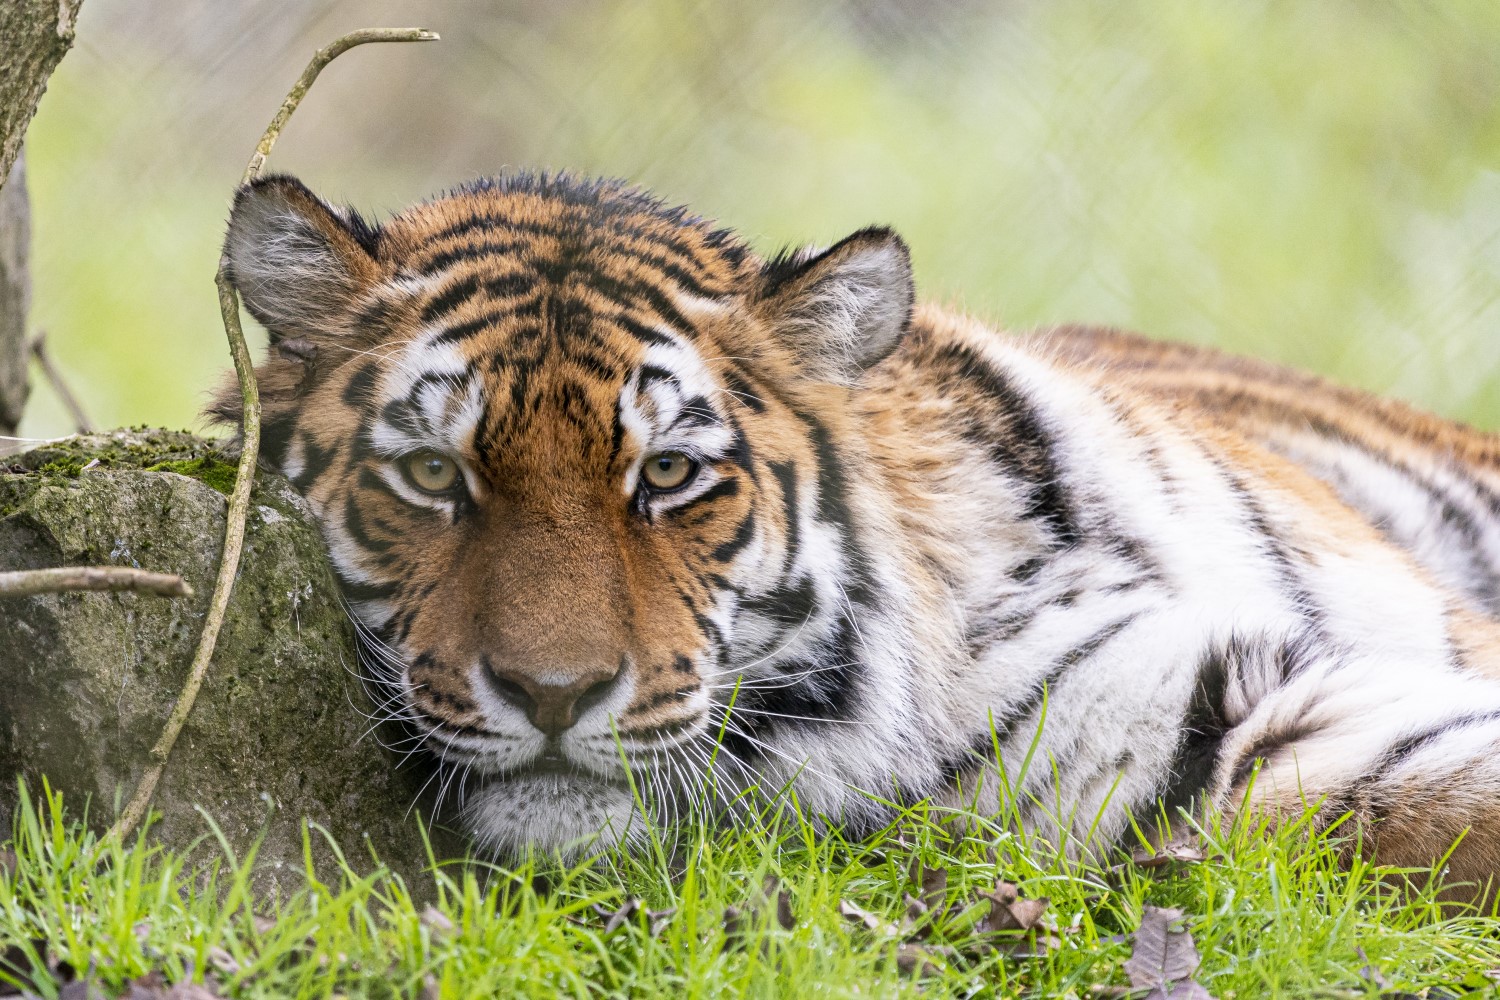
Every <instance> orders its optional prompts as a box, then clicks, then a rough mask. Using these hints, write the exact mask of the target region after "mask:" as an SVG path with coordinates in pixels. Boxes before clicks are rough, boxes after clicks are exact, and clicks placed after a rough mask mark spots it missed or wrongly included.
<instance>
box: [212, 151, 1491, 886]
mask: <svg viewBox="0 0 1500 1000" xmlns="http://www.w3.org/2000/svg"><path fill="white" fill-rule="evenodd" d="M225 254H226V259H227V261H228V264H229V270H230V274H231V276H232V279H233V282H234V284H235V287H236V288H237V289H238V291H239V293H240V296H241V297H242V300H243V302H244V304H245V306H246V307H247V308H248V310H249V311H250V313H251V314H252V315H253V316H254V317H255V318H256V319H257V320H258V321H259V322H260V323H261V324H263V325H264V326H265V327H266V329H267V330H268V331H269V334H270V348H269V350H268V352H267V356H266V358H265V360H264V362H263V363H262V364H261V366H260V367H259V368H258V369H257V379H258V382H259V385H260V392H261V399H262V402H263V407H264V418H263V442H264V444H263V456H264V460H265V461H266V462H267V463H268V464H269V465H271V466H273V467H274V468H276V469H277V470H279V471H281V472H282V473H284V474H285V475H286V476H288V477H289V478H290V479H291V481H292V482H293V483H294V484H295V485H296V487H297V488H298V489H299V490H300V491H301V492H302V493H303V494H304V495H305V496H306V497H307V499H308V500H309V502H310V503H311V505H312V507H313V509H314V510H315V511H316V513H317V516H318V518H319V521H320V524H321V526H322V530H323V533H324V536H325V539H326V542H327V546H328V551H329V554H330V557H331V559H332V562H333V565H334V567H335V569H336V571H337V573H338V575H339V577H340V579H341V581H342V584H343V587H344V590H345V596H346V599H347V601H348V603H349V605H350V607H351V609H352V613H353V615H354V617H355V619H356V621H357V623H358V625H359V632H360V634H361V637H362V639H363V641H364V646H365V651H366V656H365V666H366V670H367V672H368V673H369V674H370V675H371V678H372V681H373V683H374V687H375V697H376V699H377V701H378V702H379V703H380V704H381V705H382V706H384V707H385V708H386V709H387V711H388V712H389V714H391V715H392V716H393V717H395V718H398V719H400V720H401V721H402V722H404V723H405V724H406V725H408V726H410V727H412V728H413V729H414V730H415V732H416V733H417V734H418V735H419V737H420V739H421V741H422V742H423V744H424V745H425V746H426V747H427V748H428V749H429V750H431V751H432V752H433V753H434V755H435V756H436V757H437V759H438V760H439V762H440V768H441V769H442V771H443V773H444V781H445V783H447V782H451V783H452V785H453V786H454V787H456V788H457V789H458V790H459V794H460V795H461V796H462V798H463V801H464V803H465V806H464V811H463V815H464V818H465V821H466V822H467V823H468V825H469V827H470V829H471V831H472V833H473V836H474V838H475V840H476V842H477V843H478V844H479V845H481V846H482V847H484V848H487V849H493V850H495V851H498V852H513V851H518V850H522V849H525V848H527V847H539V848H543V849H547V850H561V851H564V852H576V851H579V850H583V849H586V848H587V846H588V845H589V843H590V842H597V839H596V838H600V837H602V838H603V839H604V840H605V841H606V842H610V841H614V842H626V843H628V842H631V841H633V840H635V839H637V838H639V837H640V836H642V835H643V833H644V832H645V830H647V829H648V828H653V827H661V826H672V825H673V824H676V823H680V822H681V821H682V820H683V819H684V818H685V817H689V816H704V815H717V816H721V817H729V818H730V821H732V817H733V809H732V808H731V807H730V804H731V803H733V802H735V801H736V800H737V797H738V796H740V795H741V794H742V793H744V792H746V791H747V790H749V789H755V788H759V789H762V790H771V791H775V790H780V789H789V790H790V791H791V792H793V793H795V798H796V801H797V802H798V803H799V804H800V806H801V807H802V808H803V809H804V810H806V811H807V812H809V813H811V814H813V815H816V816H817V817H820V820H821V821H822V822H825V823H829V824H838V825H840V826H843V827H846V828H852V829H853V830H855V831H860V830H868V829H873V828H876V827H878V826H879V825H880V824H881V823H883V822H885V821H886V820H887V819H889V818H890V816H891V813H892V809H893V808H894V807H893V806H892V805H891V804H892V803H900V802H908V801H914V800H919V799H935V800H938V801H941V802H949V803H954V804H960V803H963V802H965V801H967V802H968V803H970V804H973V805H977V807H978V808H981V809H983V808H985V807H986V805H990V806H993V805H995V804H996V803H997V802H998V800H997V798H996V796H998V794H999V791H998V790H999V789H1000V788H1001V787H1002V786H1004V787H1007V788H1008V789H1009V790H1010V791H1009V794H1010V795H1011V796H1012V797H1013V807H1014V809H1015V815H1018V816H1019V818H1020V819H1021V821H1022V822H1023V823H1025V824H1026V825H1028V826H1029V827H1032V828H1034V829H1036V830H1039V831H1041V832H1042V833H1044V834H1046V835H1048V836H1050V837H1052V838H1054V839H1055V840H1056V841H1057V842H1058V843H1059V845H1061V846H1063V847H1077V846H1080V844H1081V841H1082V838H1083V837H1084V836H1085V835H1086V834H1087V832H1088V829H1089V827H1090V826H1092V827H1093V829H1094V836H1095V837H1096V838H1097V840H1098V842H1100V843H1105V844H1107V843H1111V842H1115V841H1117V840H1119V839H1120V838H1121V837H1123V836H1125V835H1126V834H1127V831H1128V829H1129V824H1130V817H1131V816H1132V815H1134V816H1145V815H1157V814H1160V813H1161V812H1162V811H1163V810H1165V811H1166V812H1167V813H1168V814H1173V813H1175V810H1177V809H1178V808H1179V807H1182V808H1192V809H1200V808H1207V807H1212V808H1219V809H1230V810H1233V809H1239V808H1243V809H1249V810H1253V811H1255V812H1257V813H1259V814H1264V815H1269V816H1271V817H1278V816H1284V815H1301V813H1302V812H1303V809H1304V808H1305V806H1306V804H1308V803H1312V804H1315V805H1316V806H1317V808H1318V809H1319V814H1318V815H1319V818H1320V821H1322V822H1331V821H1333V820H1334V819H1337V818H1339V817H1342V816H1345V815H1346V814H1352V818H1353V825H1354V827H1356V828H1358V829H1360V830H1362V831H1364V833H1365V840H1364V845H1365V849H1367V850H1373V851H1374V853H1375V856H1376V858H1377V860H1379V861H1383V862H1388V863H1392V864H1401V865H1424V864H1427V863H1429V862H1430V861H1432V860H1433V859H1434V858H1437V857H1439V856H1440V855H1442V854H1443V853H1444V852H1445V851H1446V850H1447V849H1448V848H1449V846H1450V845H1452V844H1453V842H1454V841H1455V840H1458V839H1459V838H1460V837H1462V842H1461V843H1460V845H1459V847H1458V849H1457V850H1456V851H1455V852H1454V853H1453V855H1452V857H1451V858H1450V859H1449V869H1450V873H1451V877H1453V878H1454V879H1456V880H1460V881H1470V882H1482V881H1483V880H1485V879H1487V878H1489V877H1491V876H1492V875H1494V874H1496V873H1497V871H1500V754H1496V752H1495V751H1496V749H1497V746H1496V745H1497V742H1500V625H1497V623H1496V619H1495V617H1494V615H1495V613H1496V611H1497V605H1500V513H1497V512H1500V458H1497V456H1500V442H1497V439H1496V438H1495V437H1493V436H1491V435H1487V434H1483V433H1480V432H1477V431H1473V430H1470V429H1468V428H1464V427H1460V426H1458V425H1455V424H1451V423H1447V422H1445V421H1442V420H1439V419H1438V418H1435V417H1430V416H1427V415H1425V414H1422V413H1419V412H1417V411H1414V410H1411V409H1410V408H1407V407H1404V406H1402V405H1401V404H1398V403H1394V402H1391V401H1387V400H1379V399H1375V398H1373V397H1370V396H1366V395H1364V394H1361V393H1357V392H1354V391H1352V390H1347V389H1342V388H1340V387H1336V386H1331V385H1329V384H1327V383H1324V382H1321V381H1319V380H1316V379H1313V378H1312V377H1310V376H1305V375H1300V374H1296V373H1290V372H1285V371H1283V370H1281V369H1276V368H1274V367H1271V366H1266V365H1261V364H1259V363H1255V362H1248V361H1242V360H1240V359H1233V358H1228V357H1227V356H1224V355H1219V354H1216V353H1214V352H1211V351H1207V350H1203V349H1196V348H1185V347H1172V346H1169V345H1158V344H1154V343H1152V342H1150V341H1146V340H1142V339H1139V338H1134V337H1132V336H1129V335H1126V334H1120V333H1114V332H1110V331H1100V330H1089V329H1086V328H1062V329H1058V330H1051V331H1039V332H1036V333H1033V334H1030V335H1027V336H1024V337H1017V336H1008V335H1005V334H1002V333H1000V332H997V331H995V330H993V329H991V328H989V327H987V326H985V325H983V324H981V323H979V322H977V321H975V320H972V319H969V318H966V317H963V316H960V315H956V314H953V313H950V312H947V311H944V310H942V309H938V308H935V307H932V306H928V305H920V304H917V303H916V300H915V294H914V287H913V279H912V270H911V261H910V255H909V253H908V250H907V247H906V245H905V244H904V243H903V242H902V240H901V239H900V238H899V237H898V236H897V235H896V234H895V233H893V232H892V231H890V230H889V229H884V228H870V229H865V230H861V231H859V232H857V233H854V234H853V235H851V236H849V237H847V238H845V239H843V240H840V241H838V242H836V243H833V244H832V245H831V246H828V247H826V248H808V249H804V250H799V251H795V252H790V253H782V254H778V255H774V256H770V257H763V256H761V255H758V254H757V253H756V252H754V251H753V250H752V249H751V248H750V247H749V246H748V245H747V244H746V243H745V242H744V241H743V240H741V239H740V238H739V237H737V236H736V235H735V234H733V233H732V232H729V231H727V230H725V229H722V228H719V227H717V226H715V225H714V224H712V223H710V222H707V221H705V220H703V219H700V218H698V217H697V216H695V215H693V214H692V213H690V212H689V211H687V210H685V209H682V208H677V207H673V206H670V205H668V204H666V203H664V202H662V201H660V200H658V199H656V198H654V197H652V196H651V195H649V194H647V193H644V192H642V191H640V190H637V189H634V188H631V187H629V186H627V185H624V184H621V183H616V182H611V181H595V180H584V179H579V178H576V177H572V176H568V175H550V176H549V175H536V174H515V175H508V176H503V177H499V178H495V179H489V180H481V181H477V182H474V183H470V184H467V185H464V186H462V187H460V188H458V189H456V190H454V191H452V192H451V193H448V194H446V195H443V196H441V197H437V198H434V199H433V200H431V201H427V202H423V203H421V204H418V205H415V206H413V207H411V208H408V209H406V210H405V211H403V212H400V213H398V214H396V215H395V216H393V217H391V218H389V219H387V220H385V221H383V222H380V223H378V224H377V223H375V222H372V221H369V220H366V219H364V218H361V217H360V216H359V215H357V214H356V213H354V212H352V211H351V210H349V209H347V208H342V207H337V206H334V205H332V204H329V203H327V202H325V201H323V200H322V199H320V198H318V197H317V196H316V195H314V194H313V193H312V192H311V191H309V190H308V189H307V188H306V187H305V186H303V185H302V184H301V183H300V182H298V181H297V180H295V179H293V178H290V177H270V178H266V179H263V180H258V181H255V182H253V183H251V184H250V185H248V186H246V187H244V188H242V189H241V190H240V191H239V192H238V194H237V196H236V198H235V202H234V207H233V211H232V215H231V218H230V222H229V230H228V237H227V240H226V244H225ZM211 412H212V413H213V415H214V416H216V417H217V418H219V419H222V420H225V421H235V420H238V418H239V402H238V394H237V393H235V392H231V391H225V392H223V393H222V394H221V395H220V397H219V399H218V401H217V402H216V403H215V404H214V406H213V407H212V410H211ZM1026 759H1033V760H1036V761H1046V762H1048V763H1047V765H1045V766H1034V767H1032V768H1031V769H1030V770H1029V771H1026V772H1025V773H1023V772H1022V771H1021V765H1022V762H1023V761H1024V760H1026ZM1002 771H1003V772H1004V773H1003V775H1002V773H1001V772H1002ZM1002 779H1003V780H1002ZM1059 807H1060V808H1059Z"/></svg>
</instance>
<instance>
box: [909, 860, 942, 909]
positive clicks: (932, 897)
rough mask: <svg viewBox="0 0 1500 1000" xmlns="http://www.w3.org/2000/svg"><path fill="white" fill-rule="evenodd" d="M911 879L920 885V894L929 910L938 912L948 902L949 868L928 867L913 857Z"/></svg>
mask: <svg viewBox="0 0 1500 1000" xmlns="http://www.w3.org/2000/svg"><path fill="white" fill-rule="evenodd" d="M911 880H912V883H913V884H914V885H917V886H920V891H919V894H918V896H919V898H920V899H921V901H922V904H923V905H924V906H926V907H927V909H928V910H929V911H931V912H937V911H938V910H941V909H942V908H943V905H944V904H945V903H947V902H948V869H946V868H928V867H926V866H925V865H923V864H922V862H920V861H917V860H916V859H913V860H912V872H911Z"/></svg>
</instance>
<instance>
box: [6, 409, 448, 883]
mask: <svg viewBox="0 0 1500 1000" xmlns="http://www.w3.org/2000/svg"><path fill="white" fill-rule="evenodd" d="M95 459H97V463H96V464H93V465H92V466H91V467H90V463H91V462H94V460H95ZM6 463H9V465H7V464H6ZM233 479H234V469H233V467H232V466H231V465H229V464H226V459H225V458H224V457H223V456H221V455H219V454H218V453H216V452H215V451H214V450H213V447H212V444H211V443H210V442H205V441H204V440H202V439H199V438H195V437H193V436H191V435H188V434H183V433H177V432H166V431H130V432H126V431H115V432H112V433H110V434H102V435H93V436H89V437H79V438H71V439H68V440H66V441H64V442H61V443H58V444H54V445H48V446H45V447H42V448H39V449H37V450H34V451H31V452H29V453H27V454H24V455H22V456H20V457H19V458H10V459H0V569H28V568H39V567H44V566H59V565H99V566H103V565H126V566H139V567H140V568H142V569H149V570H154V571H159V572H170V573H179V574H181V575H182V576H183V577H184V578H185V579H186V580H187V581H188V583H189V584H191V585H192V587H193V590H194V592H195V596H193V597H191V598H184V599H179V600H168V599H165V598H161V597H152V596H147V595H138V594H130V593H118V594H111V593H75V594H60V595H43V596H38V597H31V598H23V599H9V600H3V601H0V814H4V815H8V814H9V812H10V810H11V809H13V808H14V803H15V798H16V783H15V778H14V777H13V776H12V775H13V774H19V775H21V776H22V777H24V778H25V780H26V781H27V783H28V785H29V787H31V788H32V789H33V790H37V789H40V786H41V780H42V777H43V776H44V775H45V776H46V778H47V780H48V781H49V782H50V784H51V787H52V788H54V789H57V790H61V791H62V792H63V794H64V796H65V800H66V801H67V803H69V805H70V810H71V811H73V812H75V813H77V812H78V811H81V810H82V808H83V807H84V804H85V802H87V803H88V815H89V820H90V823H91V824H92V825H94V826H95V827H101V828H102V827H103V826H105V825H107V824H108V822H109V821H110V820H111V819H113V817H114V816H115V815H116V812H117V809H118V808H119V805H120V804H121V803H122V802H123V801H124V799H125V798H127V797H128V796H129V794H130V792H131V790H132V789H133V788H134V787H135V783H136V781H137V779H138V778H139V777H140V775H141V772H142V770H143V769H144V766H145V763H146V760H147V753H148V750H149V748H150V746H151V745H152V743H154V742H155V740H156V738H157V736H158V735H159V734H160V732H161V727H162V723H163V722H164V721H165V719H166V717H167V714H168V713H169V712H170V711H171V706H172V704H173V701H174V700H175V698H176V696H177V694H178V692H179V689H180V687H181V685H182V681H183V679H184V677H185V676H186V673H187V669H188V664H189V661H190V660H191V658H192V651H193V647H194V644H195V643H196V641H197V637H198V632H199V629H200V627H201V624H202V621H203V616H204V613H205V609H206V607H207V603H208V599H209V594H210V592H211V591H212V588H213V579H214V574H215V571H216V568H217V561H218V553H219V549H220V546H221V544H222V539H223V534H224V519H225V516H226V512H227V509H228V501H227V498H226V496H225V494H226V493H227V492H228V491H229V489H230V488H231V487H232V485H233ZM250 510H251V516H250V520H249V523H248V525H247V527H246V535H245V551H244V556H243V559H242V562H241V564H240V573H239V579H238V582H237V583H236V585H235V590H234V594H233V597H232V599H231V601H230V606H229V612H228V615H227V617H226V620H225V623H224V629H223V632H222V634H221V635H220V638H219V644H218V650H217V652H216V654H215V656H214V661H213V663H212V665H211V667H210V670H209V674H208V679H207V682H206V683H205V684H204V687H203V689H202V691H201V693H200V694H199V697H198V701H197V704H196V706H195V708H194V710H193V713H192V715H191V716H190V717H189V719H188V721H187V725H186V726H185V727H184V729H183V732H182V735H181V738H180V739H179V740H178V743H177V747H176V749H175V750H174V751H173V753H172V757H171V760H170V761H169V762H168V765H167V768H166V772H165V774H164V775H163V778H162V783H161V785H160V787H159V788H158V791H157V795H156V799H155V803H154V804H155V807H156V808H157V809H158V810H159V811H160V812H161V814H162V818H161V819H160V820H159V822H157V824H156V825H155V826H154V827H153V828H152V830H153V836H155V837H156V838H158V839H159V840H161V841H162V842H164V843H167V844H171V845H174V846H182V845H185V844H187V843H189V842H191V841H192V840H193V839H195V838H197V837H199V836H201V835H202V834H204V833H205V832H207V831H208V829H209V828H208V825H207V823H206V822H205V820H204V819H203V817H202V816H201V815H200V814H199V813H198V811H197V809H196V808H195V807H198V806H201V807H202V808H203V809H204V810H205V811H206V812H207V813H208V815H210V816H212V817H213V819H214V821H215V822H216V823H217V824H218V825H219V827H220V829H221V830H222V831H223V832H224V834H225V835H226V836H227V838H228V840H229V841H230V843H231V844H232V845H233V846H234V847H235V849H236V850H237V851H239V852H243V851H244V850H246V849H247V848H248V847H249V845H250V844H251V843H252V842H253V840H254V839H255V837H256V836H257V835H258V834H260V833H261V831H262V830H264V831H265V832H266V836H265V841H264V843H263V844H262V846H261V848H260V852H259V863H258V870H259V874H258V876H257V881H258V882H259V883H260V885H261V887H262V888H274V887H276V886H278V885H284V886H290V885H292V884H295V880H287V879H286V878H285V875H284V873H285V872H286V870H287V869H288V868H290V869H292V870H293V871H295V872H300V869H301V865H302V860H301V859H302V834H301V830H300V825H301V820H302V818H303V817H307V818H308V819H310V820H312V821H314V822H316V823H318V824H320V825H322V826H323V827H325V828H326V829H327V830H328V831H329V832H330V833H331V834H332V835H333V837H334V838H335V839H336V840H337V842H338V843H339V844H340V845H341V847H342V848H343V850H344V852H345V853H346V855H348V856H349V857H350V858H351V860H353V861H354V862H356V866H357V867H363V868H368V867H370V865H369V863H368V858H369V851H370V850H371V849H373V850H374V851H375V852H376V853H377V854H378V855H379V857H380V858H381V860H382V861H384V862H386V863H387V864H389V865H390V866H391V867H392V868H394V869H396V870H397V871H399V872H402V873H403V874H405V875H407V876H408V877H411V876H416V875H417V874H418V873H419V872H420V871H421V870H422V869H423V868H424V867H425V866H426V864H427V852H426V848H425V846H424V844H423V841H422V838H421V835H420V832H419V826H418V823H417V815H418V813H421V812H425V811H426V808H425V806H426V804H425V803H422V804H419V805H418V807H417V808H416V809H411V811H410V813H408V810H409V809H410V808H411V806H412V804H413V802H414V800H416V799H417V797H418V794H419V789H420V786H421V785H422V783H423V782H424V780H425V778H426V772H425V771H424V770H423V769H422V767H421V766H420V765H416V766H414V765H413V764H410V763H409V764H407V765H406V766H403V767H398V766H397V759H396V757H395V755H393V754H392V753H390V752H389V751H387V750H386V749H384V748H383V747H382V746H381V745H380V744H379V742H378V741H377V740H376V738H375V736H374V735H372V734H369V733H368V732H367V730H368V729H369V722H368V720H367V718H366V716H367V715H368V714H370V713H371V712H372V709H371V707H370V703H369V700H368V698H367V697H366V695H365V693H364V691H363V689H362V685H361V684H360V682H359V681H358V679H357V677H356V675H355V669H356V664H355V652H354V639H353V634H352V630H351V628H350V626H349V623H348V621H347V619H346V617H345V615H344V612H343V610H342V608H341V607H340V605H339V601H338V596H337V594H338V592H337V589H336V583H335V581H334V579H333V576H332V573H331V571H330V569H329V567H328V563H327V559H326V557H325V555H324V553H323V546H322V542H321V539H320V537H319V534H318V531H317V528H316V526H315V525H314V524H313V523H312V521H311V519H310V515H309V513H308V511H307V509H306V506H305V504H304V502H303V501H302V499H301V498H300V497H299V496H297V494H296V493H294V492H293V490H292V488H291V487H290V485H289V484H288V483H287V482H286V481H285V480H284V479H282V478H280V477H279V476H275V475H272V474H269V473H265V472H262V473H261V474H260V475H259V476H258V477H257V485H256V490H255V492H254V494H253V496H252V499H251V508H250ZM387 735H389V734H387ZM434 838H435V839H434V845H433V846H434V849H435V851H436V852H437V854H438V857H439V858H440V859H441V858H442V857H444V856H453V855H457V854H460V853H462V847H461V844H460V843H459V842H458V841H457V840H456V838H454V837H452V835H450V834H443V833H441V832H439V833H437V834H434ZM313 847H314V852H315V855H317V857H318V858H319V860H320V865H319V867H320V870H322V869H323V868H324V866H325V865H327V864H328V863H329V861H330V859H331V854H330V849H329V848H328V847H326V846H325V844H324V843H323V841H322V839H321V838H319V837H317V836H315V837H314V838H313ZM419 881H420V880H419Z"/></svg>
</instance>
